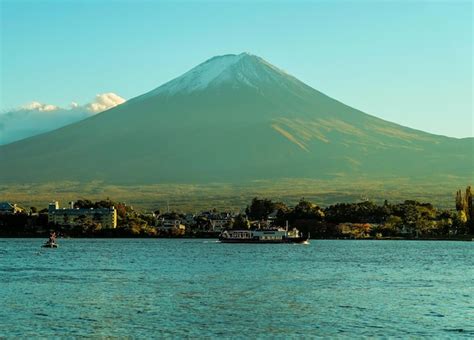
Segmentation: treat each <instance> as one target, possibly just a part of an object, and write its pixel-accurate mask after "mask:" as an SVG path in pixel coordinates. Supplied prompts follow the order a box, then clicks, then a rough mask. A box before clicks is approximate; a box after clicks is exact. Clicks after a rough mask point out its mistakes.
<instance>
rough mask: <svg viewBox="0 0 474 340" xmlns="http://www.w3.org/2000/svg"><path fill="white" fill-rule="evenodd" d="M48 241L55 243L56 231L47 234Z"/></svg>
mask: <svg viewBox="0 0 474 340" xmlns="http://www.w3.org/2000/svg"><path fill="white" fill-rule="evenodd" d="M48 243H49V244H54V243H56V232H55V231H53V232H52V233H50V234H49V240H48Z"/></svg>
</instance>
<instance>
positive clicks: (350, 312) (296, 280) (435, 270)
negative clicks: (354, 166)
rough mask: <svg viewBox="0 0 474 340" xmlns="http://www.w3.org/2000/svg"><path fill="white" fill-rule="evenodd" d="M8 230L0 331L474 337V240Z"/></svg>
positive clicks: (1, 242)
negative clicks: (297, 240) (232, 238)
mask: <svg viewBox="0 0 474 340" xmlns="http://www.w3.org/2000/svg"><path fill="white" fill-rule="evenodd" d="M42 242H43V240H41V239H0V294H1V295H0V305H1V308H0V337H7V338H16V337H23V338H27V337H66V336H70V337H75V336H85V337H94V338H96V337H126V336H132V337H137V338H149V337H200V338H203V337H211V338H216V337H260V338H274V337H279V338H284V337H340V338H344V337H347V338H352V337H364V336H370V337H391V336H399V337H471V338H472V337H474V317H473V315H474V303H473V302H474V288H473V280H474V266H473V264H474V260H473V259H474V252H473V251H474V243H473V242H444V241H348V240H347V241H346V240H311V243H310V244H309V245H291V244H275V245H271V244H270V245H268V244H260V245H257V244H221V243H218V242H216V241H215V240H203V239H59V240H58V243H59V244H60V248H58V249H43V248H40V246H41V244H42Z"/></svg>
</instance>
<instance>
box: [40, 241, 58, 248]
mask: <svg viewBox="0 0 474 340" xmlns="http://www.w3.org/2000/svg"><path fill="white" fill-rule="evenodd" d="M42 247H43V248H57V247H58V244H57V243H56V242H49V241H48V242H45V243H44V244H43V246H42Z"/></svg>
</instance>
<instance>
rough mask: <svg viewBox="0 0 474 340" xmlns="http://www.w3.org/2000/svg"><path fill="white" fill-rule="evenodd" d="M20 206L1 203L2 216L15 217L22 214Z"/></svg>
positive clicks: (0, 213) (0, 212)
mask: <svg viewBox="0 0 474 340" xmlns="http://www.w3.org/2000/svg"><path fill="white" fill-rule="evenodd" d="M22 211H23V209H21V208H20V207H19V206H17V205H16V203H9V202H0V215H14V214H18V213H20V212H22Z"/></svg>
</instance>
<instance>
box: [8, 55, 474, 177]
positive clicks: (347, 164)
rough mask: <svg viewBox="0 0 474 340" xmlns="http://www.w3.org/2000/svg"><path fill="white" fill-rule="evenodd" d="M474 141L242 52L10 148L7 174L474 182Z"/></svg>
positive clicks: (15, 175) (200, 67)
mask: <svg viewBox="0 0 474 340" xmlns="http://www.w3.org/2000/svg"><path fill="white" fill-rule="evenodd" d="M446 114H449V113H446ZM473 146H474V139H473V138H464V139H456V138H449V137H444V136H438V135H432V134H429V133H425V132H422V131H418V130H414V129H410V128H407V127H403V126H400V125H397V124H395V123H391V122H388V121H385V120H382V119H379V118H377V117H375V116H372V115H368V114H366V113H364V112H361V111H359V110H357V109H354V108H352V107H350V106H347V105H345V104H343V103H341V102H339V101H337V100H335V99H332V98H330V97H328V96H327V95H325V94H323V93H321V92H319V91H317V90H315V89H313V88H311V87H310V86H308V85H306V84H304V83H303V82H301V81H299V80H298V79H296V78H295V77H293V76H291V75H289V74H288V73H286V72H284V71H282V70H280V69H279V68H277V67H275V66H273V65H271V64H270V63H268V62H266V61H265V60H263V59H262V58H260V57H257V56H254V55H250V54H247V53H242V54H239V55H224V56H218V57H214V58H211V59H209V60H207V61H206V62H204V63H202V64H200V65H198V66H196V67H195V68H193V69H191V70H190V71H188V72H187V73H185V74H183V75H182V76H180V77H178V78H176V79H174V80H171V81H170V82H168V83H166V84H164V85H162V86H160V87H158V88H156V89H154V90H152V91H150V92H148V93H146V94H143V95H141V96H139V97H136V98H133V99H131V100H129V101H127V102H126V103H124V104H122V105H119V106H117V107H115V108H112V109H110V110H108V111H105V112H102V113H100V114H97V115H96V116H93V117H90V118H87V119H85V120H83V121H80V122H78V123H74V124H72V125H68V126H66V127H63V128H60V129H58V130H55V131H52V132H49V133H45V134H42V135H38V136H34V137H31V138H28V139H25V140H21V141H18V142H15V143H12V144H8V145H4V146H2V147H0V181H1V182H3V183H41V182H52V181H93V180H100V181H104V182H108V183H116V184H150V183H207V182H229V183H238V182H241V181H248V180H258V179H278V178H313V179H314V178H317V179H325V178H336V177H337V178H345V179H347V180H351V179H353V178H358V177H370V178H380V179H384V180H386V181H388V182H389V181H390V179H391V178H397V177H401V176H403V177H411V178H420V180H423V181H430V180H431V178H432V176H433V175H436V176H438V178H439V176H457V177H460V178H467V179H472V178H474V170H473V169H474V164H473V154H474V152H473Z"/></svg>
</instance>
